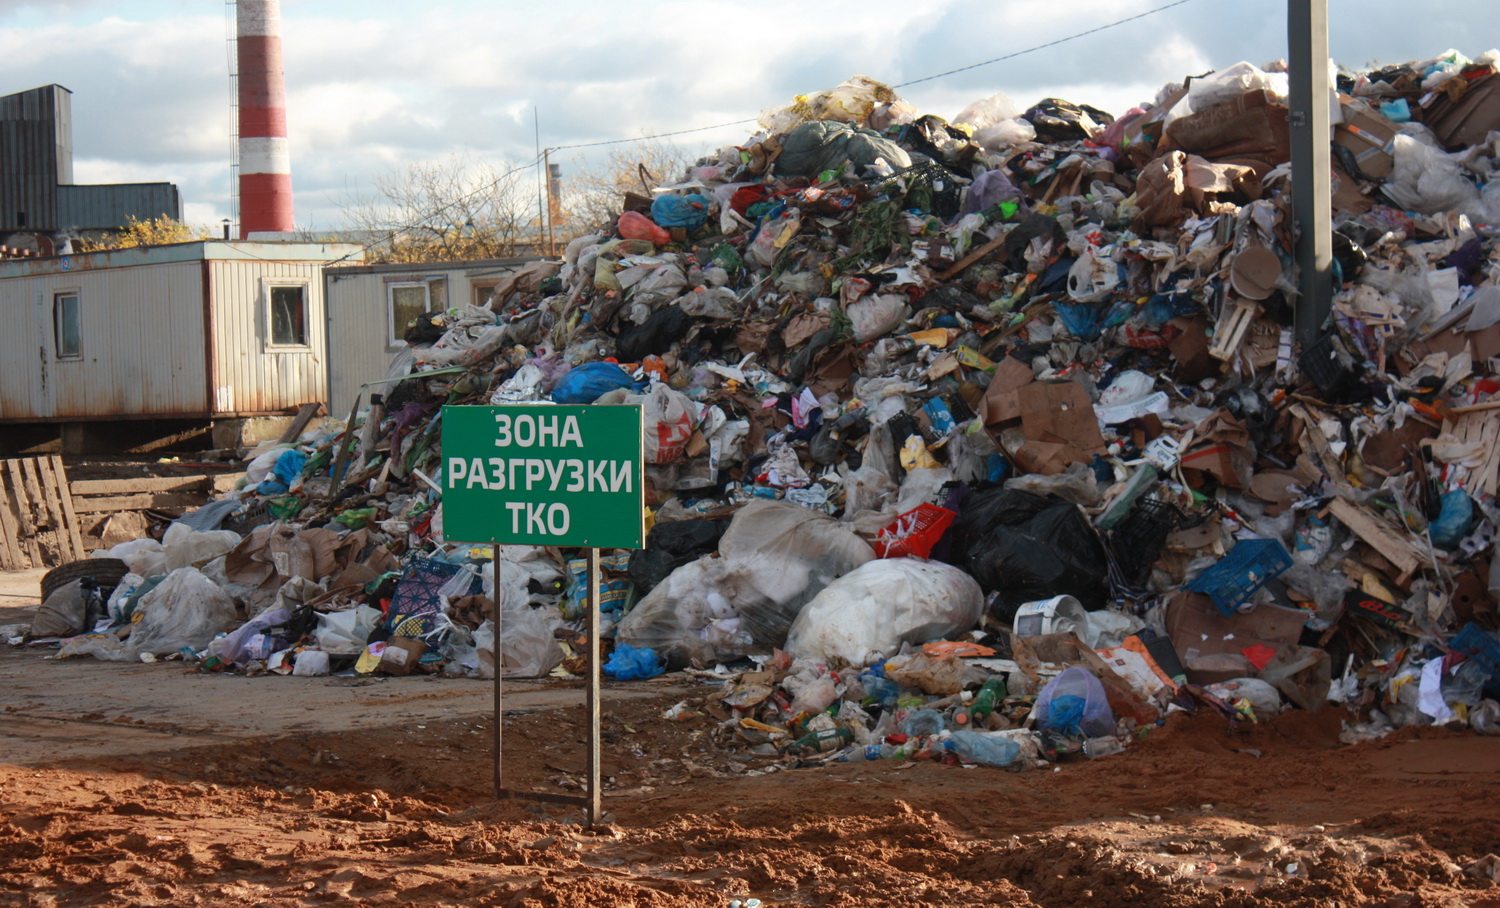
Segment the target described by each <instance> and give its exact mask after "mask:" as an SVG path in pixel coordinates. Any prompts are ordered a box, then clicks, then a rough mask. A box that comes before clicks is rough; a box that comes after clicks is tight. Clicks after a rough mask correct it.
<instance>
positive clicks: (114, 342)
mask: <svg viewBox="0 0 1500 908" xmlns="http://www.w3.org/2000/svg"><path fill="white" fill-rule="evenodd" d="M70 290H76V291H77V293H78V298H79V311H80V319H79V321H80V338H81V341H82V357H81V358H79V359H72V360H58V359H57V357H56V337H55V331H54V322H53V299H54V297H55V296H56V295H57V294H58V293H60V292H63V291H70ZM0 315H3V318H4V321H5V323H6V329H5V330H4V331H0V419H6V420H27V419H38V420H41V419H58V418H69V417H73V418H80V419H89V418H99V417H106V416H112V415H113V416H147V415H154V416H161V415H184V416H193V415H202V414H204V413H206V412H207V409H208V401H207V379H206V376H205V375H204V372H203V369H204V356H203V278H202V271H201V267H200V266H199V265H198V264H197V263H196V262H182V263H175V264H170V265H158V266H153V267H145V268H120V269H110V270H105V271H74V272H59V273H53V274H42V275H35V276H27V277H15V278H8V279H5V280H0Z"/></svg>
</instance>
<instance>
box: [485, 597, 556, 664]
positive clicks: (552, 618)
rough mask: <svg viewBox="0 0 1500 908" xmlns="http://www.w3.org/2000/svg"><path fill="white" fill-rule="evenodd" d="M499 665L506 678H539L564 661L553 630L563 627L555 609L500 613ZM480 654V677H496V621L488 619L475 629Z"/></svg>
mask: <svg viewBox="0 0 1500 908" xmlns="http://www.w3.org/2000/svg"><path fill="white" fill-rule="evenodd" d="M500 618H501V620H502V621H503V622H504V625H503V627H502V629H501V635H502V638H503V639H502V640H501V643H500V664H501V666H502V671H503V672H504V677H506V678H540V677H542V676H543V675H545V674H547V673H548V672H550V671H552V670H553V669H554V668H556V667H557V666H559V665H561V664H562V660H563V653H562V649H561V648H559V647H558V645H557V640H556V638H555V637H553V635H552V632H553V631H555V630H557V629H558V628H559V627H562V623H563V620H562V613H561V612H559V611H558V610H557V609H555V608H550V607H548V608H518V609H506V610H503V611H502V612H501V616H500ZM474 648H475V649H476V650H477V651H478V652H479V654H480V668H479V676H480V677H481V678H493V677H495V661H494V660H495V622H493V621H485V622H484V624H482V625H480V626H479V630H477V631H475V632H474Z"/></svg>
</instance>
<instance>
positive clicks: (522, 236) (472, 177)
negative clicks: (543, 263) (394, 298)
mask: <svg viewBox="0 0 1500 908" xmlns="http://www.w3.org/2000/svg"><path fill="white" fill-rule="evenodd" d="M535 180H536V172H535V170H533V169H532V168H529V167H521V168H509V167H504V166H501V167H497V166H495V165H492V164H489V163H485V162H475V161H473V160H471V159H470V158H469V156H468V155H466V154H456V155H451V156H449V157H447V158H444V159H442V160H440V161H429V162H422V163H417V164H409V165H407V167H406V168H405V169H404V170H400V171H396V172H394V173H391V174H387V175H385V176H382V177H379V178H377V179H376V180H375V191H376V193H377V197H376V198H373V199H369V198H363V199H362V198H355V199H352V200H350V201H347V202H345V203H344V204H343V205H342V213H343V219H344V226H345V228H346V229H348V230H349V231H351V232H356V233H359V234H363V235H366V236H370V237H378V238H380V239H379V240H378V241H377V242H374V243H373V244H372V245H371V246H370V247H369V249H368V250H367V251H366V254H365V260H366V261H367V262H377V263H378V262H436V261H465V260H473V259H489V258H506V257H509V256H513V255H518V254H521V253H523V252H530V251H533V250H535V249H536V248H537V243H538V240H539V238H540V239H543V240H544V239H545V229H544V227H543V226H542V225H540V224H539V223H538V218H537V206H536V195H535V192H534V187H535Z"/></svg>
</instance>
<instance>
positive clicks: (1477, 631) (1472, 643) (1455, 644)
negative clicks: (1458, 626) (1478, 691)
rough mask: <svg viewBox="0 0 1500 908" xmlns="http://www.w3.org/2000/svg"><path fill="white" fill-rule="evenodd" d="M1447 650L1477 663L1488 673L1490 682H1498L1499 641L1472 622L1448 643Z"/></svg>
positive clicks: (1499, 675)
mask: <svg viewBox="0 0 1500 908" xmlns="http://www.w3.org/2000/svg"><path fill="white" fill-rule="evenodd" d="M1448 648H1449V649H1451V650H1453V651H1455V652H1459V653H1463V654H1464V655H1465V656H1468V657H1469V658H1470V659H1473V660H1474V661H1475V662H1478V663H1479V664H1480V666H1482V667H1483V668H1484V670H1485V671H1486V672H1488V673H1489V676H1490V680H1491V681H1500V640H1496V639H1495V637H1494V635H1492V634H1487V633H1485V631H1484V629H1483V628H1481V627H1480V626H1479V625H1477V624H1475V623H1474V622H1472V621H1471V622H1469V623H1468V624H1465V625H1464V627H1463V630H1461V631H1459V632H1458V635H1457V636H1455V637H1454V638H1453V639H1452V640H1451V641H1450V642H1449V643H1448Z"/></svg>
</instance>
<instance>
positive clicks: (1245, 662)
mask: <svg viewBox="0 0 1500 908" xmlns="http://www.w3.org/2000/svg"><path fill="white" fill-rule="evenodd" d="M1307 614H1308V613H1307V612H1304V611H1302V610H1301V609H1295V608H1282V607H1281V606H1279V605H1257V606H1256V607H1255V608H1253V609H1251V610H1250V611H1248V612H1235V613H1234V614H1232V615H1228V616H1225V615H1221V614H1219V610H1218V608H1216V607H1215V606H1214V604H1213V600H1211V599H1209V598H1208V597H1207V596H1203V595H1200V594H1198V593H1190V592H1187V591H1179V592H1177V593H1174V594H1173V595H1172V596H1171V597H1170V598H1169V599H1168V600H1167V636H1168V637H1171V638H1172V643H1173V645H1174V646H1175V647H1176V649H1177V656H1178V658H1180V659H1181V660H1182V666H1183V669H1184V670H1185V671H1186V672H1187V679H1188V681H1190V682H1192V683H1193V684H1213V683H1214V682H1216V681H1228V680H1229V679H1231V678H1244V677H1254V676H1255V675H1256V671H1255V667H1254V666H1253V665H1251V664H1250V660H1249V659H1247V658H1245V655H1244V651H1245V650H1246V649H1249V648H1250V647H1252V646H1255V645H1256V644H1260V645H1262V646H1267V647H1270V648H1271V649H1273V650H1276V651H1277V652H1278V653H1280V652H1282V651H1283V650H1286V649H1289V648H1290V647H1294V646H1296V645H1297V641H1298V640H1300V639H1301V638H1302V626H1303V625H1304V624H1306V623H1307Z"/></svg>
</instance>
